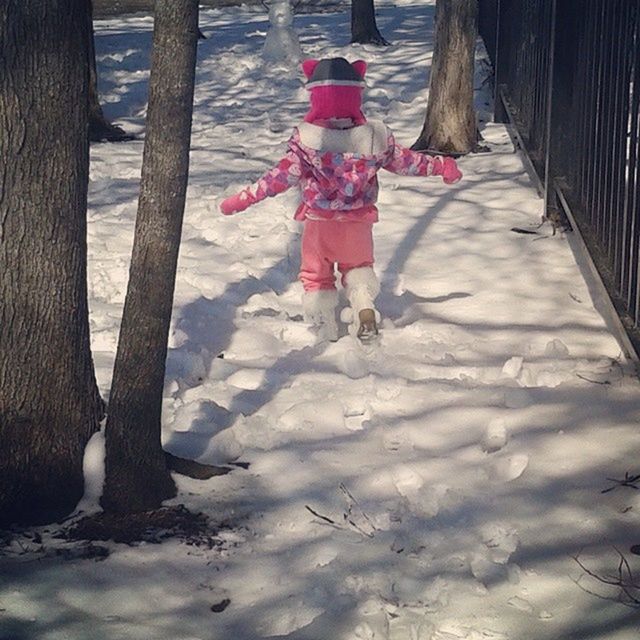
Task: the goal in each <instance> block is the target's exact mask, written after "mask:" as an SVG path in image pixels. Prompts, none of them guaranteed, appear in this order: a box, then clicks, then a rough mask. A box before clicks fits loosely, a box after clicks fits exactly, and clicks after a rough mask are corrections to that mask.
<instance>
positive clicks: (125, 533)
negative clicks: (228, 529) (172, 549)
mask: <svg viewBox="0 0 640 640" xmlns="http://www.w3.org/2000/svg"><path fill="white" fill-rule="evenodd" d="M220 528H221V527H220V526H219V525H218V526H215V525H213V524H212V523H211V522H210V521H209V518H208V517H207V516H206V515H205V514H204V513H194V512H192V511H189V510H188V509H187V508H186V507H185V506H184V505H177V506H172V507H163V508H161V509H157V510H154V511H145V512H142V513H132V514H124V515H119V514H118V515H114V514H105V513H98V514H95V515H92V516H87V517H86V518H82V519H81V520H79V521H77V522H75V523H74V524H73V525H72V526H71V527H69V528H68V529H65V530H63V531H61V532H60V537H63V538H65V539H67V540H90V541H96V540H113V541H114V542H120V543H124V544H130V545H134V544H136V543H139V542H148V543H154V544H159V543H161V542H163V541H164V540H167V539H169V538H177V539H178V540H181V541H183V542H185V543H186V544H188V545H193V546H199V547H207V548H208V549H213V548H214V547H217V546H220V544H221V543H220V540H219V538H218V537H217V534H218V532H219V530H220Z"/></svg>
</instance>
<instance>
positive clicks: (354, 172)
mask: <svg viewBox="0 0 640 640" xmlns="http://www.w3.org/2000/svg"><path fill="white" fill-rule="evenodd" d="M366 68H367V65H366V63H365V62H364V61H363V60H358V61H356V62H353V63H349V62H348V61H347V60H345V59H344V58H326V59H323V60H306V61H305V62H303V63H302V70H303V72H304V74H305V76H306V78H307V84H306V88H307V89H308V91H309V94H310V109H309V111H308V113H307V115H306V116H305V118H304V121H303V122H302V123H301V124H299V125H298V126H297V127H296V128H295V129H294V130H293V134H292V136H291V138H290V139H289V142H288V150H287V153H286V155H285V156H284V157H283V158H282V159H281V160H280V162H278V164H277V165H276V166H275V167H274V168H273V169H271V170H269V171H268V172H267V173H265V174H264V175H263V176H262V177H261V178H260V179H259V180H258V181H257V182H255V183H254V184H253V185H251V186H249V187H246V188H245V189H243V190H242V191H240V192H239V193H237V194H235V195H233V196H231V197H229V198H227V199H226V200H224V201H223V202H222V203H221V205H220V209H221V211H222V213H223V214H225V215H231V214H233V213H237V212H239V211H243V210H244V209H246V208H247V207H249V206H251V205H252V204H255V203H256V202H259V201H261V200H264V199H265V198H266V197H269V196H275V195H278V194H279V193H282V192H283V191H286V190H287V189H289V188H291V187H297V188H298V189H299V190H300V195H301V203H300V206H299V207H298V208H297V210H296V212H295V216H294V217H295V219H296V220H300V221H302V222H303V223H304V229H303V232H302V259H301V267H300V280H301V281H302V286H303V288H304V295H303V309H304V315H305V318H306V320H307V321H308V322H310V323H311V324H312V326H313V327H314V328H315V330H316V332H317V334H318V337H319V339H320V340H337V339H338V325H337V322H336V307H337V304H338V292H337V290H336V282H335V269H336V267H337V270H338V271H339V272H340V274H341V276H342V285H343V287H344V289H345V292H346V296H347V299H348V301H349V305H350V307H351V310H352V314H351V322H352V327H353V333H355V335H356V336H357V337H358V338H359V339H360V340H362V341H363V342H366V341H369V340H371V339H372V338H374V337H375V336H376V335H377V334H378V321H379V316H378V314H377V311H376V310H375V305H374V301H375V298H376V296H377V295H378V293H379V292H380V285H379V283H378V279H377V277H376V275H375V272H374V270H373V264H374V256H373V234H372V227H373V224H374V223H375V222H376V221H377V220H378V209H377V208H376V201H377V196H378V180H377V173H378V171H379V170H380V169H386V170H387V171H391V172H393V173H397V174H400V175H410V176H441V177H442V179H443V180H444V182H445V183H447V184H452V183H454V182H457V181H458V180H460V178H461V177H462V173H461V172H460V171H459V169H458V167H457V165H456V163H455V161H454V160H453V159H452V158H440V157H431V156H428V155H424V154H421V153H416V152H414V151H411V150H410V149H406V148H405V147H402V146H401V145H399V144H398V143H397V142H396V141H395V140H394V138H393V134H392V133H391V132H390V131H389V129H388V128H387V127H386V126H385V125H384V123H382V122H376V121H367V119H366V118H365V116H364V114H363V113H362V92H363V89H364V86H365V82H364V76H365V72H366Z"/></svg>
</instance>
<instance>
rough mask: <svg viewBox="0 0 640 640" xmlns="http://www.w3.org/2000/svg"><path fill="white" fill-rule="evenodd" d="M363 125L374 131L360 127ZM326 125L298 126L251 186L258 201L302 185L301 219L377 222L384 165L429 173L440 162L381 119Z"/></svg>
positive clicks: (398, 171)
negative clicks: (404, 142)
mask: <svg viewBox="0 0 640 640" xmlns="http://www.w3.org/2000/svg"><path fill="white" fill-rule="evenodd" d="M303 127H306V129H303ZM310 127H311V129H310ZM364 127H369V130H364V129H363V130H361V131H360V129H362V128H364ZM301 129H302V131H301ZM322 129H323V128H322V127H318V126H315V125H309V124H304V125H301V126H300V127H297V128H296V129H294V131H293V135H292V136H291V138H290V139H289V141H288V149H287V153H286V154H285V156H284V157H283V158H282V159H281V160H280V161H279V162H278V164H277V165H276V166H275V167H273V168H272V169H270V170H269V171H267V172H266V173H265V174H264V175H263V176H262V177H261V178H259V179H258V180H257V181H256V182H255V183H254V184H253V185H252V186H251V187H249V191H250V194H251V196H252V198H255V202H258V201H260V200H263V199H265V198H267V197H271V196H275V195H278V194H279V193H282V192H283V191H286V190H287V189H290V188H291V187H298V188H299V190H300V194H301V199H302V201H301V204H300V206H299V207H298V209H297V211H296V214H295V219H296V220H305V219H314V220H343V221H349V220H353V221H355V220H359V221H368V222H375V221H377V219H378V210H377V208H376V206H375V204H376V201H377V199H378V178H377V174H378V171H380V169H386V170H387V171H391V172H392V173H396V174H400V175H405V176H430V175H432V174H433V173H434V168H435V167H436V166H437V163H438V162H439V161H440V159H439V158H433V157H431V156H428V155H425V154H422V153H417V152H415V151H411V150H410V149H407V148H405V147H403V146H401V145H399V144H398V143H396V141H395V140H394V137H393V134H392V133H391V131H389V130H388V129H387V127H386V126H385V125H384V124H382V123H367V124H364V125H360V126H359V127H352V128H348V129H344V130H342V132H341V131H340V130H338V131H336V130H332V131H330V132H327V130H326V129H324V131H323V130H322ZM318 130H320V131H318ZM347 137H349V139H346V138H347ZM327 138H328V140H327Z"/></svg>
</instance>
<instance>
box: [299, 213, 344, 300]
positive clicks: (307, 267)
mask: <svg viewBox="0 0 640 640" xmlns="http://www.w3.org/2000/svg"><path fill="white" fill-rule="evenodd" d="M326 224H330V223H328V222H324V221H319V220H305V223H304V229H303V231H302V256H301V261H300V262H301V264H300V275H299V277H300V280H301V281H302V286H303V287H304V290H305V291H320V290H323V289H335V288H336V283H335V274H334V262H335V261H334V259H333V256H332V255H331V253H330V252H329V251H328V249H330V248H331V247H330V243H329V246H327V244H328V243H327V242H326V239H325V235H326V233H325V229H324V228H323V225H326Z"/></svg>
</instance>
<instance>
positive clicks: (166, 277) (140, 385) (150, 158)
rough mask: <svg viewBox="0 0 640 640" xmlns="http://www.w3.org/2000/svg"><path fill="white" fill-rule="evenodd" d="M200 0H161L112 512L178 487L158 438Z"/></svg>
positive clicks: (117, 385)
mask: <svg viewBox="0 0 640 640" xmlns="http://www.w3.org/2000/svg"><path fill="white" fill-rule="evenodd" d="M197 39H198V0H156V3H155V24H154V33H153V51H152V57H151V77H150V80H149V106H148V111H147V129H146V131H147V132H146V138H145V146H144V156H143V165H142V182H141V188H140V198H139V203H138V215H137V219H136V229H135V238H134V246H133V255H132V259H131V269H130V272H129V284H128V288H127V295H126V299H125V306H124V313H123V318H122V325H121V328H120V338H119V342H118V350H117V354H116V363H115V369H114V378H113V385H112V389H111V397H110V400H109V411H108V419H107V427H106V451H107V453H106V482H105V487H104V492H103V496H102V506H103V508H104V510H105V511H106V512H111V513H131V512H136V511H145V510H151V509H155V508H157V507H159V506H160V504H161V502H162V501H163V500H165V499H167V498H170V497H172V496H173V495H175V485H174V483H173V480H172V478H171V476H170V474H169V471H168V469H167V463H166V460H165V455H164V452H163V450H162V446H161V442H160V418H161V408H162V394H163V386H164V374H165V360H166V355H167V341H168V335H169V325H170V320H171V309H172V304H173V291H174V287H175V277H176V267H177V260H178V249H179V245H180V237H181V231H182V218H183V213H184V203H185V192H186V188H187V178H188V171H189V145H190V138H191V119H192V112H193V91H194V77H195V63H196V44H197Z"/></svg>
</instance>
